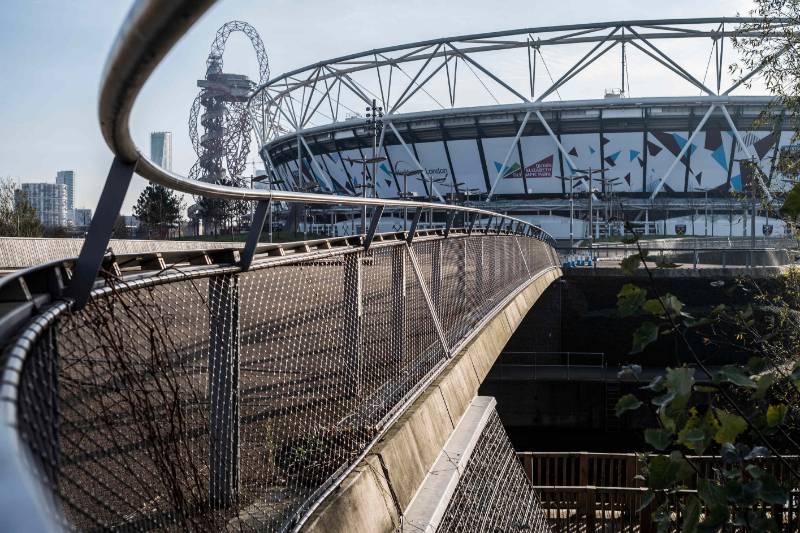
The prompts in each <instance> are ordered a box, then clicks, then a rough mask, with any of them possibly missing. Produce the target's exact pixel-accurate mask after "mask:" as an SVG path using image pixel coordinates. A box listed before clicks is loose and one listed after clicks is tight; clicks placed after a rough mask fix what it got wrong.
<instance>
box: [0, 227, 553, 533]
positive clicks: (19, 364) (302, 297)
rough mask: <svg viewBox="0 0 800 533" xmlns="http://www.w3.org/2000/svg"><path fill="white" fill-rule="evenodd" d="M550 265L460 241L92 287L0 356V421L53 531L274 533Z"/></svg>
mask: <svg viewBox="0 0 800 533" xmlns="http://www.w3.org/2000/svg"><path fill="white" fill-rule="evenodd" d="M557 264H558V259H557V257H556V255H555V252H554V250H553V249H552V248H551V247H550V246H549V245H547V244H546V243H544V242H542V241H540V240H537V239H534V238H528V237H524V236H520V235H513V234H511V235H487V234H473V235H466V234H462V235H458V236H450V237H449V238H443V237H428V238H421V239H419V240H416V241H414V242H413V244H408V243H406V242H405V241H399V242H398V241H394V242H380V243H375V244H373V246H372V247H371V248H370V249H369V250H368V251H364V248H362V247H360V246H356V247H346V248H340V249H332V250H326V251H316V252H312V253H306V254H302V253H301V254H297V257H290V256H286V257H271V258H268V259H266V260H262V261H260V262H257V263H255V264H254V265H253V266H252V267H251V270H250V271H247V272H241V271H240V269H239V268H238V267H236V266H208V267H194V268H191V269H187V270H186V271H180V270H178V271H169V270H167V271H165V272H163V273H162V274H160V275H158V276H151V277H146V278H140V279H136V280H133V281H126V280H124V279H122V280H116V281H115V280H113V279H108V280H107V283H106V287H105V288H102V289H96V290H95V291H94V292H93V294H92V298H91V299H90V301H89V305H87V306H86V307H85V308H83V309H82V310H80V311H71V310H70V306H69V305H68V304H67V303H66V302H63V301H62V302H58V303H56V304H54V305H53V306H52V307H50V309H49V311H47V312H46V313H44V314H40V315H39V316H37V317H36V318H35V319H34V320H33V322H32V323H31V324H30V325H29V326H28V327H26V328H25V331H24V332H23V333H22V335H21V336H20V337H19V338H18V340H17V341H15V342H14V343H13V344H12V345H11V346H10V347H9V349H8V350H7V353H6V359H5V368H4V375H3V385H2V388H1V389H0V396H2V399H3V400H4V405H3V407H4V409H5V412H4V414H5V416H6V419H7V421H8V423H10V424H11V425H12V426H13V427H14V428H15V429H16V431H17V432H18V436H19V438H20V440H21V442H22V443H23V444H24V447H25V448H26V449H27V450H28V451H29V452H30V456H31V457H32V459H31V463H32V464H31V465H30V466H31V467H32V468H33V469H34V471H35V473H36V474H37V476H38V477H39V478H40V479H41V480H42V481H43V482H44V483H45V485H46V486H47V487H48V488H49V489H50V490H51V491H52V492H53V493H54V494H55V495H56V496H57V498H56V499H57V502H58V507H59V509H58V511H60V515H61V517H62V518H63V520H64V523H65V525H67V526H68V527H75V528H79V529H87V530H98V529H117V528H120V529H128V530H149V529H174V528H181V529H192V530H197V529H202V530H208V529H211V530H219V529H224V528H226V527H233V528H240V529H250V528H252V529H259V530H267V531H278V530H283V529H291V528H292V527H296V526H297V525H299V524H300V523H301V522H302V520H303V519H304V517H305V516H307V515H308V513H310V512H311V511H312V510H313V508H314V506H315V505H316V504H317V503H318V502H319V501H320V499H321V498H322V497H323V496H324V495H325V494H326V493H327V492H328V491H329V490H331V487H333V486H334V484H335V483H336V481H337V480H339V479H341V478H342V477H343V476H344V475H346V474H347V472H348V471H349V469H351V468H352V467H353V466H354V465H355V464H357V463H358V461H359V460H360V458H361V457H362V455H363V454H364V453H365V452H366V450H367V449H368V447H369V446H370V445H371V443H372V442H374V441H375V440H376V439H377V438H378V437H379V435H381V432H382V431H383V430H384V429H385V428H386V427H387V426H388V424H389V423H390V422H391V420H392V419H393V418H394V417H396V416H397V415H398V414H399V413H400V412H401V411H402V409H403V407H404V406H405V405H407V404H408V403H409V402H410V401H411V400H412V399H413V398H414V396H415V395H416V394H417V393H418V392H419V391H421V390H423V389H424V387H425V386H426V384H427V383H428V381H429V380H431V379H433V377H434V376H435V375H436V373H437V371H438V370H439V369H440V368H442V366H443V365H444V364H445V363H446V362H447V360H448V359H449V357H451V356H452V355H454V353H456V351H457V350H458V349H459V347H460V345H463V342H465V340H466V339H467V338H468V336H469V335H470V334H471V333H472V332H473V331H476V330H477V329H478V326H479V325H480V324H481V322H482V321H483V320H488V319H489V318H490V317H491V316H492V314H493V310H495V309H497V308H498V306H501V305H502V304H503V303H504V301H506V300H507V299H508V298H510V297H512V296H513V295H515V294H516V293H517V291H519V290H521V288H524V287H525V286H526V285H527V283H528V282H529V281H530V280H532V279H533V278H534V277H535V276H536V275H537V274H538V273H540V272H542V271H544V270H545V269H548V268H550V267H552V266H555V265H557Z"/></svg>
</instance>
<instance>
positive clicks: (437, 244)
mask: <svg viewBox="0 0 800 533" xmlns="http://www.w3.org/2000/svg"><path fill="white" fill-rule="evenodd" d="M431 245H432V246H433V249H432V250H431V300H433V305H434V306H435V307H436V310H437V312H439V311H441V309H442V307H441V303H442V241H434V242H433V243H431Z"/></svg>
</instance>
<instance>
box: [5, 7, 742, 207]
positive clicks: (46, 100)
mask: <svg viewBox="0 0 800 533" xmlns="http://www.w3.org/2000/svg"><path fill="white" fill-rule="evenodd" d="M749 5H750V2H749V1H747V0H708V1H705V2H697V1H696V0H692V1H689V0H672V1H670V2H663V1H651V0H646V1H644V0H613V1H608V2H597V1H596V0H560V1H559V2H552V1H546V2H542V1H530V0H513V1H499V0H494V1H489V0H480V1H479V0H462V1H460V2H453V1H452V0H405V1H404V2H402V3H401V2H397V1H396V0H395V1H387V0H376V1H373V2H372V3H371V4H366V3H364V2H359V1H352V0H337V1H335V2H331V1H329V0H328V1H323V0H302V1H298V0H295V1H290V0H258V1H256V0H224V1H221V2H219V3H218V4H217V5H215V6H214V7H213V8H212V9H211V10H210V11H209V12H208V13H207V14H206V15H205V16H204V17H203V19H201V21H200V22H199V23H198V24H197V25H196V26H195V27H194V28H193V29H192V30H191V32H190V33H189V34H188V35H187V36H186V37H185V38H184V39H183V40H182V41H181V42H180V43H179V44H178V46H177V47H176V48H175V50H174V51H173V52H172V53H171V54H170V55H169V56H168V57H167V59H166V60H165V61H164V62H163V63H162V65H161V66H160V67H159V69H158V70H157V71H156V73H155V74H154V76H153V77H152V78H151V80H150V82H149V83H148V85H147V86H146V87H145V89H144V91H143V92H142V94H141V96H140V98H139V101H138V102H137V105H136V107H135V109H134V115H133V121H132V131H133V133H134V136H135V138H136V140H137V142H138V143H139V145H140V146H143V147H146V146H149V132H151V131H158V130H168V131H172V132H174V133H173V135H174V156H173V157H174V170H175V171H177V172H178V173H186V172H187V171H188V169H189V167H190V166H191V165H192V163H193V162H194V153H193V152H192V150H191V145H190V144H189V140H188V133H187V125H186V124H187V120H188V113H189V106H190V105H191V102H192V100H193V98H194V96H195V94H196V92H197V88H196V80H197V79H198V78H200V77H202V75H203V74H204V72H205V58H206V56H207V55H208V49H209V46H210V44H211V41H212V40H213V38H214V33H215V31H216V29H217V28H218V27H219V26H221V25H222V24H224V23H225V22H226V21H228V20H233V19H240V20H245V21H247V22H250V23H251V24H253V25H254V26H255V27H256V29H258V31H259V32H260V34H261V36H262V39H263V40H264V44H265V46H266V48H267V53H268V54H269V56H270V66H271V70H272V74H273V75H277V74H279V73H280V72H284V71H287V70H291V69H294V68H297V67H300V66H302V65H305V64H309V63H313V62H316V61H319V60H321V59H325V58H329V57H334V56H338V55H342V54H346V53H350V52H355V51H360V50H367V49H372V48H376V47H380V46H384V45H391V44H398V43H403V42H409V41H416V40H420V39H426V38H433V37H441V36H445V35H456V34H463V33H476V32H483V31H493V30H503V29H512V28H515V27H528V26H542V25H554V24H570V23H576V22H594V21H603V20H620V19H641V18H662V17H700V16H732V15H735V14H736V13H737V12H738V13H741V14H746V13H747V11H748V9H749ZM456 6H457V7H456ZM129 7H130V2H128V1H123V0H2V11H1V12H2V14H1V15H0V50H2V52H3V62H2V63H0V68H2V75H0V176H11V177H13V178H15V179H17V180H21V181H34V180H36V181H38V180H43V179H44V180H52V178H53V177H54V176H55V173H56V171H57V170H61V169H74V170H75V171H76V172H77V180H78V181H77V190H76V197H75V203H76V206H77V207H89V208H92V209H94V207H95V204H96V203H97V199H98V196H99V193H100V190H101V188H102V184H103V181H104V179H105V174H106V172H107V169H108V166H109V164H110V162H111V153H110V151H109V150H108V148H107V147H106V146H105V144H104V142H103V140H102V138H101V136H100V132H99V127H98V122H97V112H96V101H97V90H98V84H99V81H100V73H101V71H102V67H103V64H104V62H105V58H106V54H107V53H108V50H109V47H110V45H111V43H112V42H113V39H114V36H115V34H116V32H117V29H118V28H119V25H120V23H121V21H122V20H123V19H124V17H125V14H126V13H127V11H128V9H129ZM687 52H688V53H689V55H688V56H687V61H689V62H692V61H694V62H695V63H696V65H695V66H697V67H698V68H700V69H702V68H703V66H704V64H705V58H706V57H707V54H708V51H706V50H704V51H702V53H697V54H694V55H695V56H696V57H695V58H694V59H692V57H691V55H692V54H691V52H692V51H691V50H689V51H687ZM225 67H226V68H225V70H226V71H229V72H237V73H245V74H251V75H252V73H254V71H255V70H256V62H255V57H254V55H253V53H252V51H251V50H250V48H249V44H248V43H247V42H246V41H245V40H244V38H242V37H235V38H234V37H232V38H231V41H230V43H229V46H228V49H227V50H226V55H225ZM633 77H634V76H633V74H632V78H633ZM637 81H638V82H639V90H640V91H642V94H644V93H646V92H647V83H648V80H647V79H640V80H634V81H632V92H633V87H635V86H636V85H635V84H636V82H637ZM145 185H146V182H145V181H144V180H142V179H141V178H136V180H135V181H134V184H133V186H132V188H131V191H129V194H128V197H127V199H126V205H125V207H124V211H125V212H130V209H131V205H132V204H133V203H134V202H135V199H136V196H138V193H139V191H141V189H142V188H143V187H144V186H145Z"/></svg>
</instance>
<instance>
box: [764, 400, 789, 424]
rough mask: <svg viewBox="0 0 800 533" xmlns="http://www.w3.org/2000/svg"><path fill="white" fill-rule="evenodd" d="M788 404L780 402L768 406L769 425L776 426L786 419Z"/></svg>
mask: <svg viewBox="0 0 800 533" xmlns="http://www.w3.org/2000/svg"><path fill="white" fill-rule="evenodd" d="M786 411H787V407H786V405H784V404H782V403H779V404H777V405H770V406H769V407H767V426H769V427H775V426H779V425H781V424H783V421H784V420H785V419H786Z"/></svg>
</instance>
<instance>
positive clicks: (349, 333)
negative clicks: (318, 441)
mask: <svg viewBox="0 0 800 533" xmlns="http://www.w3.org/2000/svg"><path fill="white" fill-rule="evenodd" d="M362 269H363V265H362V255H361V253H360V252H356V253H349V254H347V255H345V256H344V332H345V345H346V347H347V348H346V354H347V355H346V364H347V372H348V378H347V381H348V383H347V389H348V393H349V395H351V396H355V397H358V396H359V395H360V394H361V377H362V376H361V374H362V366H363V364H364V361H363V357H362V354H361V351H362V345H363V342H362V337H363V330H364V327H363V319H364V302H363V298H362Z"/></svg>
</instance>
